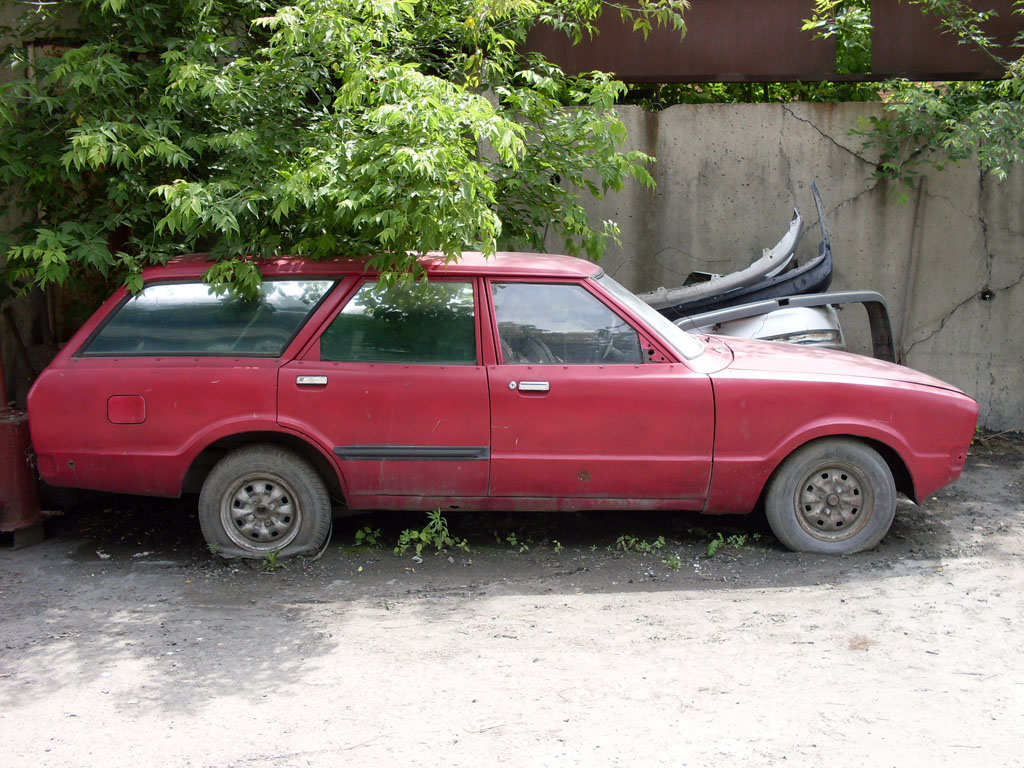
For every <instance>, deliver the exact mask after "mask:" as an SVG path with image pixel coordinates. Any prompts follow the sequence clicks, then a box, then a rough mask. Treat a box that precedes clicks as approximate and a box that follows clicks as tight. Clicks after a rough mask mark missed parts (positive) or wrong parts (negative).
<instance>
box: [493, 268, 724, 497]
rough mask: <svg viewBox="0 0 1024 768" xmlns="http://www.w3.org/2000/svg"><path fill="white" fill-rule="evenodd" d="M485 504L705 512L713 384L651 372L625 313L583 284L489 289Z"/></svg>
mask: <svg viewBox="0 0 1024 768" xmlns="http://www.w3.org/2000/svg"><path fill="white" fill-rule="evenodd" d="M490 296H491V303H492V306H493V314H494V320H495V326H494V330H495V332H496V341H497V346H498V348H499V350H500V360H501V362H500V363H499V364H498V365H495V366H490V367H489V368H488V371H487V373H488V383H489V389H490V401H491V481H490V493H491V495H492V496H498V497H524V496H528V497H542V498H587V497H592V498H618V499H671V500H677V501H679V503H680V507H693V508H696V507H700V506H701V504H702V503H703V501H704V499H705V497H706V494H707V488H708V482H709V479H710V473H711V450H712V442H713V439H714V405H713V399H712V392H711V384H710V380H709V379H708V377H707V376H705V375H703V374H698V373H695V372H693V371H691V370H690V369H689V368H687V367H686V366H685V365H682V364H679V363H664V362H650V359H651V357H650V356H649V355H648V354H647V352H646V351H645V348H644V347H645V345H642V344H641V339H640V335H639V334H638V332H637V329H636V327H634V324H633V323H632V321H630V320H628V319H627V316H626V315H625V313H624V312H622V311H620V310H619V309H617V308H613V307H612V306H610V305H609V304H608V302H607V300H606V299H605V298H604V297H602V296H600V295H598V293H597V292H594V291H592V290H590V288H589V287H588V283H587V282H585V281H584V282H581V283H573V282H520V281H497V280H495V281H491V283H490Z"/></svg>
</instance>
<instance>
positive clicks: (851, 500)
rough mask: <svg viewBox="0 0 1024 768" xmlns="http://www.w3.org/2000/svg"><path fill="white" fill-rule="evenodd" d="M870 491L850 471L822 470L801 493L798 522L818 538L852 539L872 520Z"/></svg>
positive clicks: (811, 476) (839, 468) (798, 495)
mask: <svg viewBox="0 0 1024 768" xmlns="http://www.w3.org/2000/svg"><path fill="white" fill-rule="evenodd" d="M868 489H869V486H868V484H867V483H866V482H865V481H864V480H863V479H862V478H861V477H860V476H859V474H858V473H856V472H855V471H854V470H853V469H852V468H850V467H843V466H833V465H827V466H823V467H819V468H818V469H816V470H815V471H814V472H811V473H810V474H809V475H808V476H807V477H806V478H805V479H804V482H803V483H802V484H801V485H800V487H799V488H798V489H797V493H796V499H795V502H796V508H797V519H798V520H799V521H800V524H801V526H802V527H803V528H804V530H806V531H807V532H808V533H810V534H811V535H813V536H815V537H816V538H819V539H823V540H825V541H835V540H838V539H845V538H848V537H850V536H852V535H854V534H855V533H856V532H857V531H858V530H860V529H861V528H863V527H864V525H865V524H866V523H867V519H868V517H869V516H870V509H871V507H870V498H869V497H868Z"/></svg>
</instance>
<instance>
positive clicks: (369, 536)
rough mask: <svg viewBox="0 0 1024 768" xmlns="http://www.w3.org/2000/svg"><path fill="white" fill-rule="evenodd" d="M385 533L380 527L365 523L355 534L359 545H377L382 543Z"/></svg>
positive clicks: (356, 542)
mask: <svg viewBox="0 0 1024 768" xmlns="http://www.w3.org/2000/svg"><path fill="white" fill-rule="evenodd" d="M382 538H383V534H381V532H380V528H371V527H370V526H369V525H364V526H363V527H362V528H360V529H359V530H358V531H356V535H355V544H356V546H357V547H376V546H378V545H379V544H380V542H381V539H382Z"/></svg>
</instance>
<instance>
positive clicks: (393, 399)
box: [278, 279, 490, 506]
mask: <svg viewBox="0 0 1024 768" xmlns="http://www.w3.org/2000/svg"><path fill="white" fill-rule="evenodd" d="M477 292H478V291H477V284H476V281H475V280H473V279H466V280H453V281H432V282H430V283H427V282H421V283H416V284H414V285H394V286H391V287H386V286H383V285H379V284H378V283H377V282H376V281H374V280H365V281H362V282H361V283H359V284H358V285H356V286H354V287H353V290H352V291H351V295H350V296H349V297H348V298H347V300H345V301H343V302H342V306H341V308H340V309H339V311H338V312H337V313H336V314H335V316H334V317H333V318H331V319H330V320H329V321H328V322H327V323H326V324H325V326H324V328H323V330H322V332H321V333H320V334H319V335H318V336H317V337H316V338H315V339H314V340H313V342H312V343H311V345H310V346H309V347H308V348H307V349H306V350H305V352H304V353H303V354H302V355H300V357H299V358H298V359H296V360H295V361H293V362H291V363H289V364H287V365H285V366H283V367H282V368H281V370H280V374H279V386H278V421H279V423H280V424H281V425H282V426H287V427H290V428H293V429H296V430H298V431H300V432H304V433H306V434H309V435H310V436H312V437H313V438H314V439H316V440H317V441H319V442H320V444H321V445H325V446H327V447H328V448H329V450H331V451H333V453H334V455H335V458H336V460H337V461H338V462H339V463H340V466H341V468H342V475H343V478H344V480H345V483H346V486H347V487H346V489H345V490H346V492H347V494H348V501H349V503H350V505H353V506H364V505H375V506H381V505H383V506H387V505H388V501H387V499H386V498H384V497H396V496H427V497H444V498H448V497H466V496H476V497H482V496H485V495H486V493H487V478H488V458H489V455H490V434H489V431H490V421H489V404H488V394H487V374H486V372H485V369H484V367H483V365H481V364H480V359H479V349H480V343H479V339H480V327H479V322H478V312H477V311H476V293H477Z"/></svg>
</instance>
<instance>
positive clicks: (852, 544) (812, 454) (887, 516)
mask: <svg viewBox="0 0 1024 768" xmlns="http://www.w3.org/2000/svg"><path fill="white" fill-rule="evenodd" d="M895 514H896V484H895V483H894V482H893V477H892V471H891V470H890V469H889V465H888V464H886V463H885V459H883V458H882V457H881V456H879V455H878V452H877V451H875V450H873V449H872V448H870V447H869V446H867V445H865V444H864V443H861V442H859V441H857V440H851V439H847V438H830V439H825V440H818V441H816V442H813V443H810V444H808V445H805V446H804V447H803V448H800V449H799V450H797V451H795V452H794V453H793V454H792V455H791V456H789V457H788V458H787V459H786V460H785V461H784V462H783V463H782V464H781V465H780V466H779V468H778V469H777V470H775V474H774V475H773V476H772V478H771V480H770V481H769V483H768V493H767V495H766V497H765V515H766V516H767V518H768V524H769V525H770V526H771V529H772V532H773V533H774V534H775V535H776V536H777V537H778V539H779V541H781V542H782V543H783V544H785V545H786V546H787V547H789V548H790V549H792V550H796V551H798V552H818V553H821V554H830V555H846V554H850V553H852V552H860V551H862V550H865V549H871V548H872V547H874V546H875V545H877V544H878V542H880V541H881V540H882V538H883V537H884V536H885V534H886V533H888V531H889V527H890V526H891V525H892V520H893V517H894V516H895Z"/></svg>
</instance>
